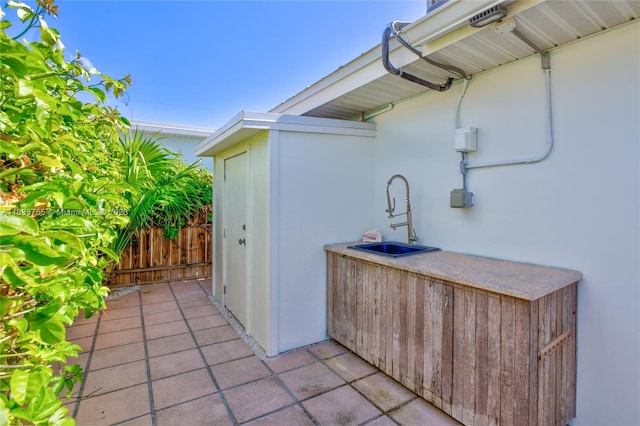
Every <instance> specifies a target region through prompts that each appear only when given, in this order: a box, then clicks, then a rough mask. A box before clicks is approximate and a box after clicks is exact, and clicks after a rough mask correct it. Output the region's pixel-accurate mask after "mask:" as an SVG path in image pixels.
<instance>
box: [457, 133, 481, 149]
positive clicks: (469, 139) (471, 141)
mask: <svg viewBox="0 0 640 426" xmlns="http://www.w3.org/2000/svg"><path fill="white" fill-rule="evenodd" d="M477 133H478V129H477V128H475V127H461V128H459V129H456V138H455V146H456V151H458V152H474V151H476V150H477V149H478V144H477V138H476V135H477Z"/></svg>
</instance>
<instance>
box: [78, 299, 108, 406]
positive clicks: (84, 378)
mask: <svg viewBox="0 0 640 426" xmlns="http://www.w3.org/2000/svg"><path fill="white" fill-rule="evenodd" d="M94 315H95V313H94ZM101 319H102V311H99V312H98V321H96V329H95V331H94V332H93V339H92V340H91V348H90V349H89V355H88V356H87V363H86V364H85V365H84V369H83V372H82V373H83V374H82V381H81V382H80V389H78V399H77V400H76V403H75V407H74V408H73V415H72V417H73V418H74V419H75V418H76V416H77V415H78V410H79V409H80V400H81V399H82V392H83V391H84V384H85V383H86V381H87V376H88V375H89V369H90V368H91V358H92V357H93V349H94V348H95V346H96V340H98V332H99V330H100V320H101Z"/></svg>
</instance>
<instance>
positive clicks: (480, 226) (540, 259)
mask: <svg viewBox="0 0 640 426" xmlns="http://www.w3.org/2000/svg"><path fill="white" fill-rule="evenodd" d="M551 67H552V72H551V74H552V87H553V119H554V133H555V147H554V149H553V152H552V153H551V155H550V157H549V158H548V159H547V160H545V161H544V162H542V163H538V164H534V165H518V166H506V167H498V168H491V169H480V170H471V171H470V172H469V190H471V191H472V192H473V193H474V203H475V206H474V207H473V208H471V209H452V208H450V207H449V192H450V191H451V190H452V189H454V188H460V187H461V185H462V183H461V175H460V173H459V168H458V162H459V161H460V154H458V153H457V152H455V151H454V148H453V129H454V116H455V108H456V103H457V100H458V97H459V95H460V91H461V87H462V85H461V84H460V83H459V84H457V85H456V86H454V87H453V88H452V89H451V90H450V91H449V92H446V93H435V92H431V93H428V94H425V95H423V96H421V97H419V98H416V99H413V100H410V101H407V102H404V103H401V104H398V105H396V106H395V108H394V109H393V110H392V111H390V112H388V113H385V114H383V115H380V116H378V117H376V118H375V120H374V121H376V122H377V123H378V137H377V139H376V141H375V154H374V155H375V178H374V187H375V194H374V212H375V218H374V224H375V225H376V226H377V227H378V228H379V229H381V230H383V233H384V236H385V239H389V240H399V241H405V240H406V229H405V228H399V229H398V230H397V231H392V230H391V229H390V228H389V223H390V220H389V219H387V215H386V213H385V212H384V210H385V209H386V208H387V207H386V205H387V203H386V198H385V187H386V182H387V180H388V179H389V177H390V176H392V175H393V174H395V173H402V174H404V175H405V176H406V177H407V179H408V180H409V183H410V184H411V198H412V200H411V201H412V207H413V215H414V224H415V228H416V231H417V234H418V236H419V237H421V240H420V243H422V244H426V245H434V246H438V247H441V248H443V249H446V250H451V251H458V252H465V253H472V254H478V255H483V256H490V257H498V258H504V259H512V260H517V261H523V262H529V263H538V264H544V265H554V266H560V267H565V268H570V269H575V270H578V271H581V272H582V273H583V274H584V279H583V280H582V281H581V282H580V284H579V287H578V295H579V297H578V382H577V383H578V384H577V386H578V395H577V398H578V405H577V410H578V417H577V419H575V420H574V422H573V423H574V424H576V425H605V424H606V425H637V424H640V404H639V403H638V401H640V362H639V360H640V226H639V225H640V209H639V198H640V172H639V170H640V150H639V145H640V127H639V126H640V125H639V122H640V23H635V24H631V25H627V26H625V27H622V28H619V29H616V30H613V31H609V32H606V33H604V34H601V35H598V36H595V37H592V38H587V39H584V40H582V41H579V42H576V43H573V44H570V45H568V46H565V47H562V48H559V49H556V50H554V51H552V53H551ZM544 95H545V94H544V79H543V75H542V71H541V69H540V60H539V57H538V56H537V55H536V56H535V57H532V58H528V59H525V60H522V61H519V62H517V63H513V64H511V65H507V66H504V67H501V68H499V69H496V70H494V71H491V72H488V73H485V74H481V75H477V76H474V77H473V79H472V80H471V82H470V85H469V88H468V91H467V95H466V97H465V100H464V102H463V104H462V110H461V122H462V123H461V124H462V125H463V126H475V127H478V129H479V131H478V132H479V133H478V135H479V138H478V152H477V153H474V154H471V155H469V161H470V162H472V163H473V162H482V161H492V160H505V159H511V158H520V157H530V156H535V155H537V154H539V153H541V152H542V151H543V150H544V145H545V120H544ZM395 185H398V188H401V187H402V185H401V184H400V183H399V182H395V183H394V189H397V188H396V187H395ZM403 200H404V197H403V196H401V195H400V196H397V203H398V209H399V211H404V201H403Z"/></svg>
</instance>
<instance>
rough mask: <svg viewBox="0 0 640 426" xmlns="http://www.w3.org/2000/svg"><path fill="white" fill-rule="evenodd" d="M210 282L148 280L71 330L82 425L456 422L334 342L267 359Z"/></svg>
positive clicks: (72, 406) (75, 410)
mask: <svg viewBox="0 0 640 426" xmlns="http://www.w3.org/2000/svg"><path fill="white" fill-rule="evenodd" d="M210 287H211V282H210V281H206V280H204V281H187V282H180V283H172V284H154V285H147V286H142V287H141V290H140V291H136V292H133V293H129V294H127V295H124V296H121V297H118V298H116V299H113V300H110V301H109V302H108V303H107V310H105V311H104V312H102V313H101V314H99V315H98V314H96V315H94V316H93V317H92V318H90V319H88V320H86V319H84V318H82V319H81V318H79V319H78V321H77V322H76V323H75V324H74V325H73V326H72V327H70V328H69V329H68V332H67V333H68V337H69V340H72V341H73V342H75V343H78V344H79V345H80V346H82V347H83V348H85V349H86V351H85V352H83V353H82V354H81V355H80V356H79V357H78V359H77V360H74V362H76V363H78V364H81V365H82V366H83V368H84V370H85V381H84V383H83V384H78V385H77V393H76V394H75V397H74V398H72V399H70V400H69V401H68V402H67V406H68V407H69V413H70V414H73V417H75V419H76V422H77V424H78V425H79V426H85V425H110V424H126V425H171V426H174V425H188V426H198V425H245V424H246V425H278V426H281V425H295V426H298V425H314V424H316V425H359V424H367V425H372V426H373V425H394V424H403V425H421V426H422V425H451V424H458V423H457V422H455V421H454V420H453V419H451V418H449V417H448V416H447V415H445V414H444V413H442V412H441V411H439V410H438V409H437V408H435V407H433V406H431V405H430V404H428V403H427V402H425V401H424V400H422V399H420V398H418V397H417V396H416V395H415V394H413V393H411V392H410V391H408V390H407V389H405V388H404V387H402V386H401V385H399V384H398V383H396V382H395V381H393V380H392V379H390V378H389V377H387V376H386V375H384V374H383V373H381V372H380V371H378V370H377V369H375V368H374V367H372V366H371V365H369V364H367V363H366V362H365V361H363V360H361V359H360V358H358V357H357V356H356V355H354V354H353V353H351V352H350V351H349V350H347V349H346V348H344V347H343V346H341V345H339V344H337V343H335V342H332V341H326V342H321V343H318V344H315V345H311V346H308V347H306V348H302V349H298V350H295V351H291V352H288V353H285V354H282V355H279V356H277V357H273V358H269V359H267V360H266V361H261V360H260V359H259V358H258V357H257V356H256V355H255V354H254V353H253V351H252V350H251V349H250V347H249V346H248V345H247V344H246V343H245V342H244V341H243V340H242V339H240V338H239V336H238V334H237V333H236V332H235V331H234V330H233V328H232V327H231V326H230V325H229V323H228V322H227V320H226V319H225V318H224V317H223V316H222V315H221V314H220V312H219V311H218V310H217V308H216V307H215V305H214V304H213V303H212V302H211V300H210V299H209V294H208V291H209V289H210Z"/></svg>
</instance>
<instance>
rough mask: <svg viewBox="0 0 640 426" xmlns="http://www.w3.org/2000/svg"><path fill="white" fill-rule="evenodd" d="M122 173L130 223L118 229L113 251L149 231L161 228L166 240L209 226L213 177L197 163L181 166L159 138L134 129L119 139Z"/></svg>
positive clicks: (180, 162)
mask: <svg viewBox="0 0 640 426" xmlns="http://www.w3.org/2000/svg"><path fill="white" fill-rule="evenodd" d="M120 144H121V146H122V150H123V151H124V159H123V161H122V174H123V175H124V176H125V180H126V182H127V184H128V185H130V187H131V191H130V192H128V193H127V195H126V197H127V200H128V201H129V203H130V205H131V210H130V212H129V217H130V219H131V220H130V222H129V225H128V226H127V227H126V228H124V229H122V230H121V232H120V234H119V238H118V241H117V242H116V244H115V247H114V250H115V251H116V252H118V253H119V252H121V250H123V249H124V248H125V247H126V246H127V245H128V244H129V243H130V242H131V238H132V235H133V234H134V233H135V232H136V231H138V230H141V229H144V228H148V227H152V226H153V227H161V228H164V236H165V238H167V239H173V238H177V236H178V232H179V230H180V228H182V227H183V226H185V225H187V224H193V223H194V222H195V223H207V222H210V217H209V212H210V207H211V197H212V188H211V186H212V176H211V173H209V172H208V171H207V170H206V169H204V168H202V167H200V166H199V165H198V163H193V164H191V165H188V166H187V165H185V164H184V163H183V162H182V160H181V158H180V156H179V154H177V153H173V152H170V151H169V150H167V149H166V148H164V147H162V146H161V145H160V139H159V138H158V137H157V136H155V135H154V136H147V135H145V134H144V133H141V132H139V131H138V129H135V130H134V131H133V132H131V133H128V134H125V135H124V136H123V137H121V139H120Z"/></svg>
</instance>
